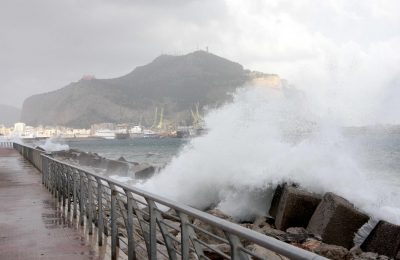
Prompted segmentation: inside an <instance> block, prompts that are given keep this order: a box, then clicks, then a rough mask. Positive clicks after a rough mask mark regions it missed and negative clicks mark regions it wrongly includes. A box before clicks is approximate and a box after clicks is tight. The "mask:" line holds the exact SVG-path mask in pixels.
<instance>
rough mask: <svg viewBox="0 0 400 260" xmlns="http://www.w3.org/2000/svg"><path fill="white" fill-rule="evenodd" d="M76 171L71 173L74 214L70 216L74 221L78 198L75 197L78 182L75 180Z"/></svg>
mask: <svg viewBox="0 0 400 260" xmlns="http://www.w3.org/2000/svg"><path fill="white" fill-rule="evenodd" d="M77 174H78V173H77V171H73V174H72V181H73V188H72V189H73V190H72V196H73V200H74V212H73V214H72V217H73V218H74V219H76V215H77V213H78V197H77V194H76V193H77V188H78V187H77V186H78V180H77Z"/></svg>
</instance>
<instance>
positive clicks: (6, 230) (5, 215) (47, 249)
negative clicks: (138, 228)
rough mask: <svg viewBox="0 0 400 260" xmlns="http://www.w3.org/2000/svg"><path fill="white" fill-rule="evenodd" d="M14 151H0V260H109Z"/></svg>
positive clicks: (91, 237) (107, 251) (93, 239)
mask: <svg viewBox="0 0 400 260" xmlns="http://www.w3.org/2000/svg"><path fill="white" fill-rule="evenodd" d="M69 216H70V215H69V214H67V213H66V212H65V211H64V210H63V209H62V208H60V207H58V206H57V201H56V199H55V198H53V197H52V196H51V194H50V193H49V192H48V191H47V189H45V188H44V187H43V186H42V184H41V174H40V172H39V171H37V170H36V169H35V168H34V167H33V166H32V165H31V164H30V163H29V162H28V161H26V160H25V159H23V157H22V156H20V155H19V154H18V153H17V152H16V151H15V150H12V149H0V259H1V260H3V259H7V260H8V259H21V260H22V259H49V260H50V259H65V260H69V259H71V260H78V259H79V260H80V259H110V255H109V250H108V249H107V246H103V247H98V246H97V245H96V239H95V238H96V234H93V235H92V236H89V235H88V234H87V231H86V230H85V228H81V227H80V226H79V225H78V224H77V223H76V221H73V220H72V219H71V218H70V217H69Z"/></svg>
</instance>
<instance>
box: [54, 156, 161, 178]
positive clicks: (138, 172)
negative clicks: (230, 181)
mask: <svg viewBox="0 0 400 260" xmlns="http://www.w3.org/2000/svg"><path fill="white" fill-rule="evenodd" d="M52 156H53V157H54V158H56V159H58V160H62V161H65V162H68V163H71V164H75V165H77V166H80V167H83V168H86V169H88V170H92V171H94V172H97V173H101V174H104V175H106V176H113V175H117V176H120V177H129V178H131V179H133V180H144V179H148V178H150V177H152V176H153V175H154V174H155V172H156V170H157V169H156V168H155V167H154V166H152V165H149V164H146V163H137V162H129V161H127V160H125V159H124V158H123V157H120V158H119V159H118V160H111V159H107V158H104V157H101V156H99V155H98V154H96V153H90V152H89V153H87V152H83V151H80V150H77V149H70V150H68V151H58V152H53V153H52Z"/></svg>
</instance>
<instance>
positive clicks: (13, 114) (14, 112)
mask: <svg viewBox="0 0 400 260" xmlns="http://www.w3.org/2000/svg"><path fill="white" fill-rule="evenodd" d="M20 116H21V110H20V109H18V108H16V107H12V106H7V105H0V125H5V126H12V125H14V124H15V123H16V122H18V121H19V120H20Z"/></svg>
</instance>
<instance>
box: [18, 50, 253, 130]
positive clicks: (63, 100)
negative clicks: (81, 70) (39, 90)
mask: <svg viewBox="0 0 400 260" xmlns="http://www.w3.org/2000/svg"><path fill="white" fill-rule="evenodd" d="M250 77H251V73H250V72H249V71H247V70H244V69H243V66H242V65H240V64H238V63H235V62H232V61H229V60H227V59H224V58H222V57H218V56H216V55H213V54H210V53H208V52H205V51H196V52H193V53H189V54H186V55H182V56H171V55H161V56H159V57H157V58H156V59H155V60H153V61H152V62H151V63H149V64H147V65H144V66H139V67H137V68H135V69H134V70H133V71H132V72H131V73H129V74H127V75H125V76H122V77H119V78H114V79H95V78H83V79H81V80H80V81H78V82H74V83H71V84H69V85H68V86H66V87H64V88H61V89H59V90H57V91H53V92H49V93H44V94H39V95H34V96H31V97H29V98H28V99H26V100H25V102H24V105H23V110H22V121H24V122H26V123H27V124H30V125H39V124H43V125H56V124H57V125H67V126H73V127H88V126H90V125H91V124H93V123H100V122H115V123H120V122H132V123H139V121H140V122H141V123H142V124H144V125H147V126H149V125H151V124H152V123H153V121H154V118H155V110H156V109H157V111H158V113H159V114H160V113H161V112H160V111H161V110H163V112H164V119H165V120H166V122H169V123H177V124H182V123H183V124H186V123H188V124H189V123H190V122H191V112H190V110H191V109H194V107H195V106H196V104H199V105H200V108H202V107H204V106H216V105H218V104H221V103H222V102H224V101H226V100H227V99H228V98H229V95H228V94H227V93H230V92H232V91H233V90H234V89H236V88H237V87H239V86H242V85H243V84H244V83H245V82H246V81H247V80H249V79H250Z"/></svg>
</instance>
